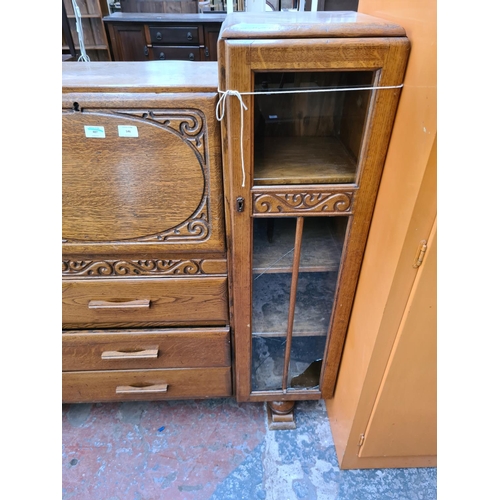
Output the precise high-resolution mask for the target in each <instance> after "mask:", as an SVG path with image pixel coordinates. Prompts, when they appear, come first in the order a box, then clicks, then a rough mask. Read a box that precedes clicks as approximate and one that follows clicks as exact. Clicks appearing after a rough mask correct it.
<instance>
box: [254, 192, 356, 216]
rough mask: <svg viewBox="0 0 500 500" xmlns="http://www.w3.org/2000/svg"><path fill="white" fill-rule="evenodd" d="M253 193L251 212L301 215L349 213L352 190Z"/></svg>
mask: <svg viewBox="0 0 500 500" xmlns="http://www.w3.org/2000/svg"><path fill="white" fill-rule="evenodd" d="M252 194H253V214H254V215H256V216H258V215H271V214H272V215H276V214H286V215H301V214H304V213H321V214H337V213H341V214H350V213H352V200H353V196H354V191H341V192H338V191H337V192H329V193H328V192H321V193H314V192H295V193H294V192H290V193H276V192H275V193H259V192H254V193H252Z"/></svg>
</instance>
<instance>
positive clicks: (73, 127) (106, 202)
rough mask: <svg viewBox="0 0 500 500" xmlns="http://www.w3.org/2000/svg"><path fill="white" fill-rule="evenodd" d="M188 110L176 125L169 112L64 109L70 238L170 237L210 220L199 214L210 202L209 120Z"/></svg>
mask: <svg viewBox="0 0 500 500" xmlns="http://www.w3.org/2000/svg"><path fill="white" fill-rule="evenodd" d="M187 115H188V116H186V114H185V116H184V117H183V118H182V119H179V118H177V122H178V123H177V124H176V126H175V127H173V126H171V125H170V123H169V119H168V118H169V117H168V116H164V117H163V118H162V121H155V120H152V119H146V118H150V117H147V116H146V117H144V119H143V117H140V116H139V117H135V116H133V115H132V114H130V115H127V114H124V113H121V114H118V113H115V114H113V113H106V112H75V113H63V117H62V120H63V130H64V134H63V143H62V148H63V172H62V182H63V199H62V215H63V238H64V239H65V240H68V241H71V240H77V241H88V242H91V241H121V240H136V239H141V238H145V237H151V236H153V237H155V238H158V239H164V238H165V233H166V232H169V231H171V232H172V233H179V232H180V231H179V230H177V229H174V228H178V227H179V226H181V225H182V224H183V223H187V224H191V225H192V224H193V223H194V224H196V223H197V219H198V218H201V219H202V222H203V224H204V225H205V224H206V221H205V220H203V218H202V217H201V214H197V212H200V210H201V208H204V205H206V193H205V191H206V190H205V175H204V169H203V166H204V165H203V161H204V158H203V156H202V154H200V151H199V148H200V135H203V134H200V132H202V131H203V123H202V119H201V117H200V116H196V115H194V114H193V115H192V116H189V113H187ZM174 118H175V117H174ZM174 121H175V120H174ZM86 126H87V127H98V128H93V129H91V130H89V131H87V132H86V129H85V127H86ZM186 131H187V132H186ZM92 132H94V133H96V135H97V136H90V137H89V136H88V134H92ZM201 147H202V145H201ZM191 219H193V220H191ZM186 221H187V222H186ZM188 229H189V228H188ZM205 231H206V229H203V231H202V232H205ZM199 232H200V231H196V230H194V232H193V234H195V233H196V234H197V233H199Z"/></svg>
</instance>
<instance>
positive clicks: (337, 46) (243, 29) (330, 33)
mask: <svg viewBox="0 0 500 500" xmlns="http://www.w3.org/2000/svg"><path fill="white" fill-rule="evenodd" d="M409 49H410V47H409V42H408V39H407V38H406V36H405V31H404V29H403V28H401V27H400V26H398V25H397V24H395V23H391V22H388V21H385V20H381V19H377V18H374V17H371V16H365V15H360V14H356V13H355V12H350V13H346V12H342V13H335V12H317V13H312V12H304V13H296V12H293V13H291V12H290V13H289V12H280V13H278V12H268V13H260V14H257V13H256V14H254V13H234V14H229V15H228V17H227V18H226V20H225V22H224V24H223V26H222V29H221V35H220V39H219V85H220V88H221V90H223V91H224V90H228V91H238V92H240V93H241V98H242V100H243V102H244V104H245V105H246V107H247V108H248V109H247V110H246V111H245V110H244V109H243V108H242V107H241V104H240V101H239V98H238V97H237V96H235V95H229V96H227V98H226V99H227V100H226V107H225V119H224V120H223V122H222V134H223V143H224V144H225V145H224V147H223V154H224V182H225V189H226V200H227V207H226V209H227V213H226V215H227V219H228V221H229V223H228V225H227V231H228V241H229V245H230V249H229V251H230V288H231V294H232V295H231V296H232V327H233V329H234V340H235V371H236V395H237V398H238V401H268V402H270V405H269V408H270V411H269V417H270V425H271V426H272V427H273V428H288V427H293V425H294V422H293V412H292V408H293V401H296V400H305V399H319V398H329V397H331V396H332V394H333V389H334V386H335V381H336V377H337V370H338V366H339V362H340V358H341V353H342V349H343V344H344V337H345V333H346V329H347V324H348V321H349V316H350V312H351V306H352V301H353V297H354V292H355V289H356V284H357V279H358V273H359V268H360V265H361V260H362V256H363V251H364V246H365V242H366V237H367V234H368V229H369V226H370V220H371V215H372V210H373V206H374V203H375V198H376V195H377V190H378V185H379V181H380V177H381V174H382V168H383V165H384V160H385V155H386V151H387V146H388V143H389V138H390V134H391V130H392V122H393V118H394V115H395V112H396V107H397V103H398V99H399V94H400V88H399V86H400V85H401V83H402V82H403V77H404V72H405V68H406V62H407V58H408V54H409ZM372 87H374V89H373V90H372ZM384 87H388V88H384ZM359 89H362V90H359Z"/></svg>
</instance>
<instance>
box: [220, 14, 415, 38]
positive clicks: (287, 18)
mask: <svg viewBox="0 0 500 500" xmlns="http://www.w3.org/2000/svg"><path fill="white" fill-rule="evenodd" d="M374 36H381V37H382V36H383V37H386V36H405V30H404V29H403V28H402V27H401V26H399V25H397V24H394V23H391V22H389V21H385V20H383V19H378V18H376V17H372V16H367V15H365V14H360V13H358V12H351V11H336V12H262V13H261V12H252V13H251V16H249V15H248V13H247V12H234V13H232V14H228V16H227V18H226V20H225V21H224V24H223V25H222V29H221V33H220V37H221V38H223V39H231V38H238V39H245V38H258V39H265V38H269V39H277V38H278V39H283V38H363V37H374Z"/></svg>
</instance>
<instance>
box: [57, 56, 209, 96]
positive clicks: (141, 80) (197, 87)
mask: <svg viewBox="0 0 500 500" xmlns="http://www.w3.org/2000/svg"><path fill="white" fill-rule="evenodd" d="M217 71H218V70H217V62H215V61H206V62H196V61H127V62H120V61H113V62H91V63H82V62H64V63H62V91H63V93H71V92H128V93H129V92H148V91H152V92H153V91H154V92H155V93H162V92H178V93H180V92H190V93H194V92H214V91H217V85H218V75H217Z"/></svg>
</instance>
